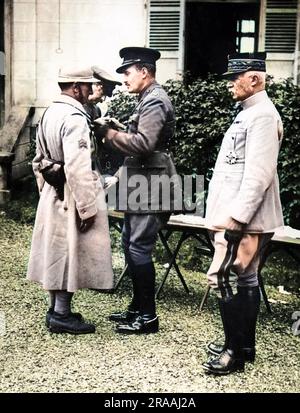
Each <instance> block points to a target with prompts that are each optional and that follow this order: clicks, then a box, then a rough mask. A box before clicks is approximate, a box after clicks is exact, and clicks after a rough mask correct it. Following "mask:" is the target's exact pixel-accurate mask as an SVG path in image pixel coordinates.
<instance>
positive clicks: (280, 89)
mask: <svg viewBox="0 0 300 413" xmlns="http://www.w3.org/2000/svg"><path fill="white" fill-rule="evenodd" d="M164 87H165V89H166V90H167V92H168V94H169V96H170V98H171V100H172V103H173V105H174V108H175V114H176V136H175V139H174V140H173V142H172V145H171V146H172V151H173V153H174V156H175V161H176V166H177V170H178V172H179V173H180V174H189V175H191V174H198V175H204V176H205V183H206V185H205V186H206V188H207V183H208V181H209V179H210V178H211V174H212V169H213V167H214V164H215V160H216V157H217V154H218V150H219V147H220V144H221V142H222V139H223V136H224V133H225V131H226V129H227V128H228V127H229V126H230V124H231V122H232V120H233V118H234V117H235V116H236V104H235V103H234V102H233V100H232V98H231V96H230V94H229V93H228V91H227V89H226V82H225V81H223V80H219V79H218V78H217V77H215V76H213V75H212V76H209V77H208V79H205V80H202V79H197V80H195V81H192V82H190V81H189V80H188V79H185V81H184V82H181V81H176V80H169V81H168V82H167V83H166V84H165V85H164ZM267 91H268V94H269V96H270V98H271V99H272V101H273V102H274V104H275V106H276V107H277V109H278V111H279V113H280V115H281V117H282V121H283V125H284V141H283V145H282V149H281V152H280V156H279V165H278V171H279V177H280V186H281V199H282V205H283V212H284V218H285V224H288V225H291V226H293V227H295V228H300V168H299V161H300V136H299V135H300V131H299V130H300V128H299V116H300V115H299V101H300V88H299V86H296V85H293V83H292V81H291V79H287V80H284V81H283V82H279V83H274V82H272V78H269V80H268V84H267ZM135 104H136V98H135V97H133V96H130V95H128V94H120V93H117V94H116V95H115V96H114V98H113V99H112V101H111V106H110V109H109V112H110V113H109V114H110V115H111V116H114V117H118V118H120V119H121V120H122V121H123V122H124V121H125V119H126V118H127V119H128V117H129V115H130V113H131V112H132V110H133V108H134V105H135Z"/></svg>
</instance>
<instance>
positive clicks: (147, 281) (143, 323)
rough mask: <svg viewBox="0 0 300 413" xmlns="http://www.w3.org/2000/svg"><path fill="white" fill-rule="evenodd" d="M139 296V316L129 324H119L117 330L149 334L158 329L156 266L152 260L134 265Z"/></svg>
mask: <svg viewBox="0 0 300 413" xmlns="http://www.w3.org/2000/svg"><path fill="white" fill-rule="evenodd" d="M133 268H134V274H135V276H136V284H137V290H138V296H139V303H140V307H139V316H138V317H137V318H136V319H135V320H134V321H132V322H129V323H127V324H119V325H118V326H117V330H116V331H117V332H118V333H123V334H147V333H156V332H157V331H158V317H157V316H156V310H155V268H154V265H153V263H152V262H149V263H146V264H142V265H134V267H133Z"/></svg>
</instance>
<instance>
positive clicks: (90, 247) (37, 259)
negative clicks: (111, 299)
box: [27, 69, 113, 334]
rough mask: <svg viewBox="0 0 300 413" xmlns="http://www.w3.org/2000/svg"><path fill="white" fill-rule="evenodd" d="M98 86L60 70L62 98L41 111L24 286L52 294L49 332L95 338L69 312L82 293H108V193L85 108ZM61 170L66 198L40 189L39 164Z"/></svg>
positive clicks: (43, 185)
mask: <svg viewBox="0 0 300 413" xmlns="http://www.w3.org/2000/svg"><path fill="white" fill-rule="evenodd" d="M93 82H97V79H95V78H93V76H92V71H91V70H90V69H86V70H78V71H76V70H71V71H63V70H61V71H60V74H59V77H58V84H59V86H60V88H61V91H62V92H61V94H60V95H59V96H58V97H57V99H55V101H54V102H53V103H52V104H51V105H50V107H49V108H48V109H46V111H45V113H44V115H43V117H42V119H41V121H40V124H39V127H38V132H37V146H36V156H35V158H34V160H33V170H34V173H35V175H36V178H37V183H38V187H39V191H40V200H39V204H38V208H37V214H36V221H35V226H34V230H33V236H32V245H31V253H30V259H29V264H28V274H27V277H28V279H29V280H32V281H36V282H38V283H40V284H41V285H42V287H43V288H44V289H45V290H47V291H49V294H50V308H49V310H48V312H47V315H46V325H47V327H49V329H50V331H51V332H54V333H71V334H83V333H93V332H95V326H94V325H92V324H88V323H85V322H84V320H83V318H82V316H81V314H80V313H72V312H71V300H72V296H73V293H74V292H75V291H77V290H78V289H81V288H94V289H111V288H112V286H113V274H112V266H111V249H110V237H109V227H108V219H107V209H106V203H105V194H104V191H103V187H102V183H101V177H100V176H99V174H98V173H97V172H96V171H93V170H92V166H91V139H90V129H89V124H88V123H89V121H90V120H89V117H88V115H87V113H86V112H85V110H84V108H83V104H84V103H86V102H87V100H88V96H89V95H90V94H91V93H92V88H91V85H92V83H93ZM49 158H51V159H53V160H55V161H60V162H62V163H63V165H64V172H65V183H64V186H63V189H62V193H63V196H59V195H58V194H57V192H56V190H55V188H54V187H53V186H51V185H49V184H48V183H47V182H45V180H44V178H43V175H42V174H41V168H42V167H43V163H44V162H47V160H48V159H49Z"/></svg>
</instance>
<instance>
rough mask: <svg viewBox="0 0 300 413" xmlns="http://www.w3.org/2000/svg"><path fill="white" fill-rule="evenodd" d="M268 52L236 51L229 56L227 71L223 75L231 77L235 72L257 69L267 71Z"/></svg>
mask: <svg viewBox="0 0 300 413" xmlns="http://www.w3.org/2000/svg"><path fill="white" fill-rule="evenodd" d="M266 56H267V54H266V52H255V53H234V54H231V55H229V56H228V68H227V72H225V73H223V75H222V76H223V77H226V78H230V77H232V76H234V75H235V74H239V73H244V72H248V71H249V70H255V71H257V72H265V71H266V62H265V60H266Z"/></svg>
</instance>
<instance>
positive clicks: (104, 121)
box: [94, 117, 126, 130]
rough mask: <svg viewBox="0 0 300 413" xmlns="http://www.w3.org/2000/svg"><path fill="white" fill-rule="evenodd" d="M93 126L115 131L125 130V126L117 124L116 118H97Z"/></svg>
mask: <svg viewBox="0 0 300 413" xmlns="http://www.w3.org/2000/svg"><path fill="white" fill-rule="evenodd" d="M94 123H95V125H97V127H98V125H99V126H101V127H104V126H108V128H111V129H115V130H125V129H126V126H125V125H123V123H121V122H119V121H118V120H117V119H116V118H110V117H103V118H97V119H95V120H94Z"/></svg>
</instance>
